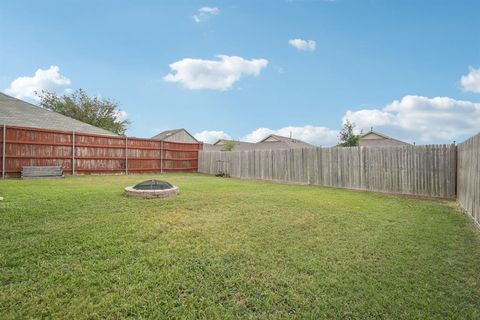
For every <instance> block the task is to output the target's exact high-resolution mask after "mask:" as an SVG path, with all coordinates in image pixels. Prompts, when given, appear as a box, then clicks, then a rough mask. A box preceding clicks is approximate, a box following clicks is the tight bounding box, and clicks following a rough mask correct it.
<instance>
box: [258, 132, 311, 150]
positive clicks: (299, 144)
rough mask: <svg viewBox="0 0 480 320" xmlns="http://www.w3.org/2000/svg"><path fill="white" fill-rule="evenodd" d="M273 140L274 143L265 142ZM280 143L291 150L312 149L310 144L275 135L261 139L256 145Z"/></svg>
mask: <svg viewBox="0 0 480 320" xmlns="http://www.w3.org/2000/svg"><path fill="white" fill-rule="evenodd" d="M272 139H273V140H274V141H267V140H272ZM279 142H281V143H282V144H284V145H286V146H288V147H291V148H300V147H302V148H308V147H313V146H314V145H312V144H310V143H306V142H304V141H302V140H298V139H294V138H289V137H284V136H279V135H276V134H270V135H268V136H266V137H265V138H263V139H262V140H260V141H259V142H258V144H261V143H265V144H266V143H279Z"/></svg>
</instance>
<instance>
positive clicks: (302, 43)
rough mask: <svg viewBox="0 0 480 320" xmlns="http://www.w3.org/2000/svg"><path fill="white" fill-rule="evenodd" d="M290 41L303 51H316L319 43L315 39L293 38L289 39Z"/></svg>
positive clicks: (293, 45)
mask: <svg viewBox="0 0 480 320" xmlns="http://www.w3.org/2000/svg"><path fill="white" fill-rule="evenodd" d="M288 43H289V44H290V45H291V46H292V47H294V48H296V49H298V50H302V51H315V48H316V46H317V43H316V42H315V41H314V40H303V39H291V40H288Z"/></svg>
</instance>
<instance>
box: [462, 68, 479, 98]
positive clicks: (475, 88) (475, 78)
mask: <svg viewBox="0 0 480 320" xmlns="http://www.w3.org/2000/svg"><path fill="white" fill-rule="evenodd" d="M460 84H461V85H462V89H463V90H464V91H470V92H476V93H480V68H478V69H474V68H472V67H470V72H469V73H468V74H467V75H464V76H462V78H461V79H460Z"/></svg>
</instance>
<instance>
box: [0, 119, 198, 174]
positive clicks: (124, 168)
mask: <svg viewBox="0 0 480 320" xmlns="http://www.w3.org/2000/svg"><path fill="white" fill-rule="evenodd" d="M4 137H5V138H4ZM0 149H1V160H2V168H1V173H2V177H15V176H19V175H20V172H21V170H22V166H51V165H56V166H62V167H63V168H64V172H65V173H67V174H88V173H125V174H128V173H129V172H132V173H141V172H169V171H192V172H196V171H197V168H198V151H199V150H200V149H201V144H198V143H179V142H166V141H161V140H156V139H140V138H128V137H120V136H103V135H96V134H89V133H76V132H67V131H54V130H44V129H35V128H24V127H15V126H3V127H2V128H1V132H0Z"/></svg>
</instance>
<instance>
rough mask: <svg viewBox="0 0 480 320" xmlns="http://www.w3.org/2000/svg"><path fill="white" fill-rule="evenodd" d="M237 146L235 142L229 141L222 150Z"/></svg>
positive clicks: (229, 149) (230, 149)
mask: <svg viewBox="0 0 480 320" xmlns="http://www.w3.org/2000/svg"><path fill="white" fill-rule="evenodd" d="M234 148H235V142H233V141H227V142H225V144H224V145H223V148H222V151H232V150H233V149H234Z"/></svg>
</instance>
